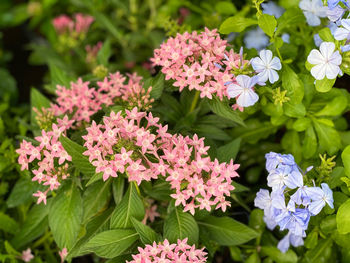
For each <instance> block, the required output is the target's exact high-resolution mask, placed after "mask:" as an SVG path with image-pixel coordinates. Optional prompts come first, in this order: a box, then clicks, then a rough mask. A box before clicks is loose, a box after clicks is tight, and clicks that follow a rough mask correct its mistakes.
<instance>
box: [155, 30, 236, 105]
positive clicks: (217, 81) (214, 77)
mask: <svg viewBox="0 0 350 263" xmlns="http://www.w3.org/2000/svg"><path fill="white" fill-rule="evenodd" d="M226 47H227V41H226V40H222V39H221V38H220V35H219V34H218V33H217V32H216V29H215V30H212V31H210V30H208V29H207V28H206V29H205V31H204V32H201V33H199V34H198V33H197V32H196V31H194V32H192V33H191V34H190V33H188V32H185V33H184V34H177V36H176V37H175V38H169V39H168V40H167V42H166V43H163V44H162V45H161V46H160V48H159V49H156V50H155V51H154V58H152V59H151V61H152V62H153V64H154V65H157V66H161V67H162V70H161V71H162V73H164V74H165V76H166V77H165V78H166V80H168V79H173V80H175V83H174V84H173V85H174V86H176V87H179V90H180V91H182V90H183V89H184V88H185V87H188V88H189V89H190V90H192V89H195V90H198V91H200V97H201V98H204V97H207V98H209V99H211V98H212V96H213V95H217V96H218V97H219V98H220V99H222V98H223V96H227V92H226V86H225V83H226V82H231V81H233V80H234V76H233V74H232V73H231V72H230V69H231V68H230V67H227V68H226V69H225V70H224V71H222V70H221V67H217V66H216V65H219V64H221V60H222V59H224V57H225V53H226V52H225V50H226ZM238 56H239V55H238ZM230 66H234V64H230Z"/></svg>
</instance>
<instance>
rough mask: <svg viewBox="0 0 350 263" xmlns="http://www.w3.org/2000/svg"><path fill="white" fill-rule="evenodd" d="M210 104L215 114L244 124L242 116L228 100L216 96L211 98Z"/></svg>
mask: <svg viewBox="0 0 350 263" xmlns="http://www.w3.org/2000/svg"><path fill="white" fill-rule="evenodd" d="M209 106H210V109H211V110H212V111H213V112H214V113H215V114H217V115H219V116H221V117H223V118H226V119H229V120H231V121H234V122H235V123H237V124H239V125H242V126H244V122H243V120H242V118H241V117H240V116H239V115H238V113H237V111H234V110H233V109H232V108H231V107H230V106H229V105H228V102H227V101H220V100H219V99H218V98H216V97H214V98H213V99H211V100H209Z"/></svg>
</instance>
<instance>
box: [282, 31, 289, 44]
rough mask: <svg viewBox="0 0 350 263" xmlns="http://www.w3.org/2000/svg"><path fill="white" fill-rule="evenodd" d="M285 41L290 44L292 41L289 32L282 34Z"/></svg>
mask: <svg viewBox="0 0 350 263" xmlns="http://www.w3.org/2000/svg"><path fill="white" fill-rule="evenodd" d="M281 38H282V40H283V42H284V43H287V44H289V43H290V35H289V34H288V33H283V34H282V36H281Z"/></svg>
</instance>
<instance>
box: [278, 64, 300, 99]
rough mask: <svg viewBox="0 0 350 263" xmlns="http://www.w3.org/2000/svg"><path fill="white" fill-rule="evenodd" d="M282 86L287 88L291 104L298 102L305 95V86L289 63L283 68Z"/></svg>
mask: <svg viewBox="0 0 350 263" xmlns="http://www.w3.org/2000/svg"><path fill="white" fill-rule="evenodd" d="M282 86H283V88H284V89H286V90H287V96H288V97H289V98H290V103H291V104H298V103H300V102H301V101H302V99H303V97H304V86H303V82H302V81H301V80H300V78H299V77H298V75H297V74H296V73H295V72H294V71H293V70H292V69H291V68H290V67H289V66H288V65H287V64H283V68H282Z"/></svg>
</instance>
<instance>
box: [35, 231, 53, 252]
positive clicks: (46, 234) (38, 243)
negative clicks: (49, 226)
mask: <svg viewBox="0 0 350 263" xmlns="http://www.w3.org/2000/svg"><path fill="white" fill-rule="evenodd" d="M50 236H51V232H50V231H46V233H45V235H43V236H42V237H41V238H40V239H39V240H37V241H36V242H35V243H34V245H33V246H32V248H33V249H34V248H37V247H39V246H40V245H41V244H43V243H44V242H45V241H46V239H48V238H49V237H50Z"/></svg>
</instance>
